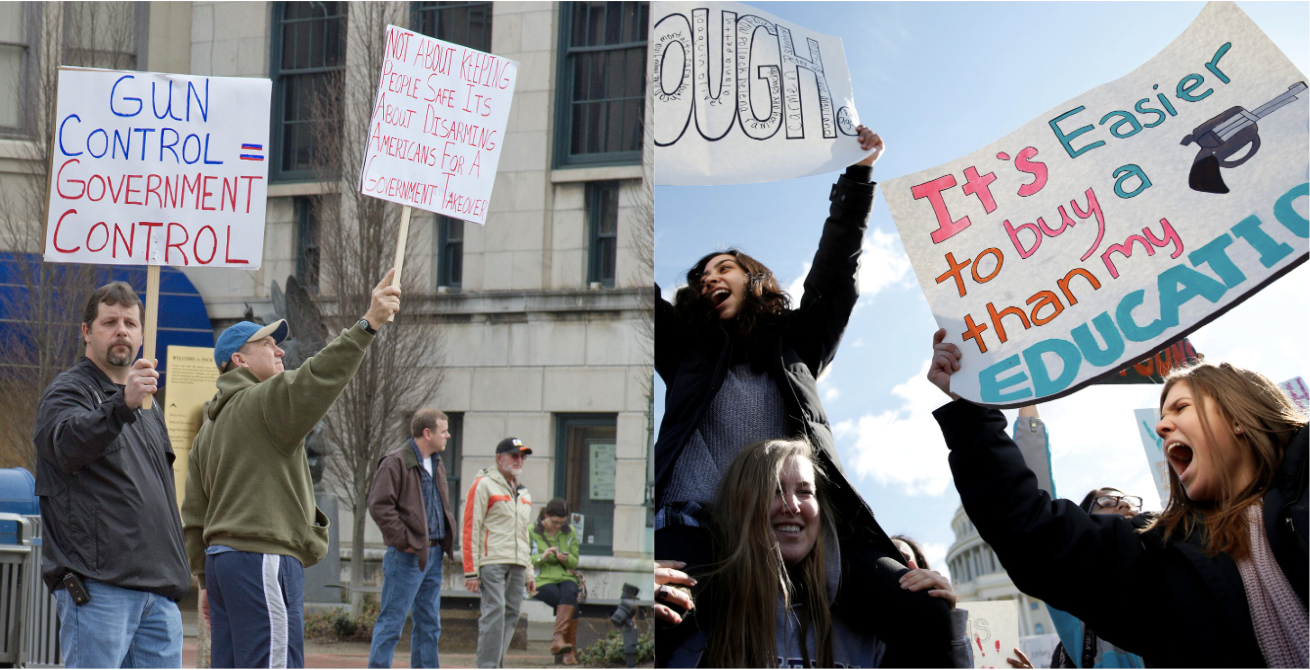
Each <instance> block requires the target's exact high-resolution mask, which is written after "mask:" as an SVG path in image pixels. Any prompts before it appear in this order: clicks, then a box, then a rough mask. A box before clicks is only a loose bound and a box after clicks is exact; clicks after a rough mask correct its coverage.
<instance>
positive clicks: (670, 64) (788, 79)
mask: <svg viewBox="0 0 1310 670" xmlns="http://www.w3.org/2000/svg"><path fill="white" fill-rule="evenodd" d="M653 25H654V28H653V34H652V35H651V45H652V47H651V68H652V69H651V79H650V81H651V84H650V86H651V93H652V95H653V103H652V104H653V109H654V115H655V123H654V129H655V183H657V184H668V185H673V186H707V185H714V184H749V183H755V182H766V181H777V180H779V179H792V178H794V177H805V176H809V175H814V174H821V173H824V172H832V171H834V170H841V169H843V168H845V167H846V166H848V165H850V164H852V163H855V162H857V161H859V160H860V159H861V158H863V157H864V156H865V155H866V154H867V153H868V152H865V151H862V150H860V145H859V143H858V142H856V141H855V140H854V139H853V138H854V137H855V136H856V132H855V127H856V126H858V125H859V124H860V117H859V115H858V114H856V112H855V95H854V93H853V91H852V90H851V75H850V71H849V70H847V68H846V54H845V52H844V51H843V49H842V42H841V40H840V39H838V38H836V37H832V36H830V35H823V34H821V33H816V32H814V31H812V30H808V29H806V28H804V27H801V26H798V25H796V24H794V23H791V22H789V21H783V20H782V19H779V18H778V17H776V16H774V15H772V14H769V13H768V12H765V11H761V10H759V9H757V8H755V7H752V6H750V5H746V4H742V3H739V2H657V3H655V17H654V23H653Z"/></svg>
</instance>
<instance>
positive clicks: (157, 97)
mask: <svg viewBox="0 0 1310 670" xmlns="http://www.w3.org/2000/svg"><path fill="white" fill-rule="evenodd" d="M58 89H59V101H58V104H57V105H56V116H55V137H54V140H55V141H54V144H53V146H52V147H51V148H52V150H53V151H52V153H53V160H52V163H51V170H50V210H49V216H48V218H47V221H46V237H45V260H46V261H47V262H50V263H104V264H111V265H172V266H182V267H186V266H198V267H238V268H244V269H248V270H253V269H256V268H258V267H259V266H260V263H261V261H262V259H263V253H264V205H265V201H266V200H267V195H268V161H267V160H266V158H267V157H268V156H269V151H268V146H269V144H268V129H269V122H268V119H269V116H268V113H269V104H270V103H269V101H270V99H271V95H272V83H271V82H270V81H269V80H267V79H250V78H245V77H193V76H188V75H181V74H163V73H158V72H136V71H116V70H91V69H84V68H73V67H60V68H59V85H58Z"/></svg>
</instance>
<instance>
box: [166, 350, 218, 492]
mask: <svg viewBox="0 0 1310 670" xmlns="http://www.w3.org/2000/svg"><path fill="white" fill-rule="evenodd" d="M167 369H168V373H167V376H168V393H167V394H166V395H165V397H164V425H165V426H167V427H168V441H169V442H171V443H172V445H173V453H174V454H176V455H177V458H176V460H174V461H173V475H174V476H173V481H174V482H176V483H177V504H178V508H179V509H181V506H182V500H183V499H184V498H185V496H186V479H187V455H188V454H190V453H191V443H192V442H193V441H195V439H196V432H197V431H199V430H200V424H201V423H203V422H204V414H203V412H204V409H205V403H206V402H207V401H209V399H210V398H213V397H214V382H215V380H217V379H218V367H217V366H216V365H214V350H213V348H211V347H169V348H168V368H167Z"/></svg>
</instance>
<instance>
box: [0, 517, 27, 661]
mask: <svg viewBox="0 0 1310 670" xmlns="http://www.w3.org/2000/svg"><path fill="white" fill-rule="evenodd" d="M0 522H8V523H11V524H13V525H14V526H15V530H16V533H17V536H16V537H15V540H17V542H18V544H0V663H3V664H5V665H12V666H18V665H22V663H23V661H24V658H23V645H22V638H23V635H22V631H23V628H22V627H23V609H24V605H25V604H26V602H27V593H26V591H25V590H24V588H23V587H24V585H25V581H26V577H27V575H28V574H31V573H30V572H28V570H27V566H28V563H29V558H30V554H31V551H32V547H31V546H30V544H29V542H30V541H31V537H32V534H31V529H30V525H29V523H28V521H27V519H25V518H23V517H22V516H21V515H18V514H0Z"/></svg>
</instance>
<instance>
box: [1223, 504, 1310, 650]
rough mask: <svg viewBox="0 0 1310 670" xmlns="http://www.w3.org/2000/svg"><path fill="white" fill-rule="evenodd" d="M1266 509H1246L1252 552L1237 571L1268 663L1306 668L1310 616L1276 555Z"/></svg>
mask: <svg viewBox="0 0 1310 670" xmlns="http://www.w3.org/2000/svg"><path fill="white" fill-rule="evenodd" d="M1263 510H1264V506H1263V505H1261V504H1260V503H1256V504H1254V505H1251V506H1250V507H1248V508H1247V510H1246V516H1247V521H1248V522H1249V523H1250V527H1251V555H1250V556H1249V557H1247V558H1245V559H1242V560H1240V561H1237V570H1238V572H1239V573H1241V575H1242V586H1243V587H1245V588H1246V603H1247V605H1248V606H1249V607H1250V608H1251V623H1253V624H1254V625H1255V639H1256V642H1258V643H1259V644H1260V653H1261V654H1262V655H1264V657H1265V663H1267V664H1268V665H1269V667H1271V668H1304V667H1307V665H1306V664H1307V663H1308V662H1310V623H1308V622H1307V619H1308V618H1310V617H1308V615H1307V612H1306V608H1305V606H1304V605H1302V604H1301V599H1300V598H1298V597H1297V595H1296V591H1293V590H1292V585H1291V584H1290V583H1288V581H1287V577H1286V576H1285V575H1284V574H1283V570H1282V568H1280V567H1278V561H1277V560H1276V559H1275V558H1274V550H1273V549H1272V548H1271V547H1270V546H1269V538H1268V536H1267V535H1265V525H1264V520H1263Z"/></svg>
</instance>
